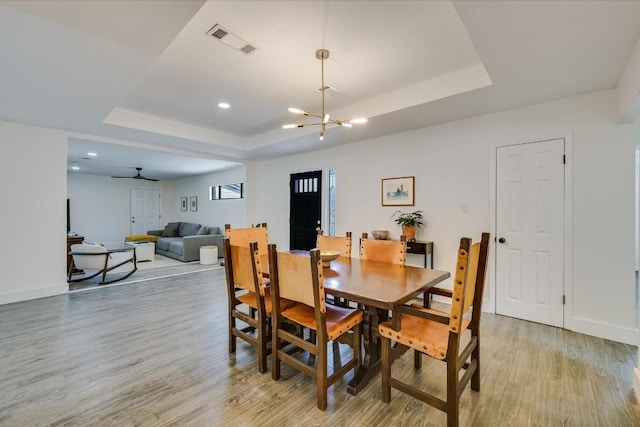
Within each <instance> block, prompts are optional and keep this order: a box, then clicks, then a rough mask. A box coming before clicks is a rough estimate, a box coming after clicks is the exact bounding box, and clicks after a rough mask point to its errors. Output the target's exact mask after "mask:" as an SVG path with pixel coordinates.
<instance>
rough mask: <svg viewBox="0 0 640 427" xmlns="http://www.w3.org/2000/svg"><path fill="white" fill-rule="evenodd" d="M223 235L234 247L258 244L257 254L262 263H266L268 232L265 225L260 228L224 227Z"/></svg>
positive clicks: (229, 225) (228, 225) (226, 225)
mask: <svg viewBox="0 0 640 427" xmlns="http://www.w3.org/2000/svg"><path fill="white" fill-rule="evenodd" d="M224 235H225V237H228V238H229V239H231V244H232V245H236V246H246V247H248V246H249V243H250V242H257V243H258V254H259V255H260V257H261V258H262V260H261V261H262V262H268V252H267V245H268V244H269V231H268V228H267V223H266V222H263V223H262V224H260V227H246V228H231V224H225V225H224Z"/></svg>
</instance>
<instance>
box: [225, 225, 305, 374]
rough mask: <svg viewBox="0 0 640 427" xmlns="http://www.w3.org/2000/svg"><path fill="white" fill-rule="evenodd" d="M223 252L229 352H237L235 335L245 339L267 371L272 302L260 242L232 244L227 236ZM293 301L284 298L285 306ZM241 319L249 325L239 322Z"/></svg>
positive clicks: (261, 370)
mask: <svg viewBox="0 0 640 427" xmlns="http://www.w3.org/2000/svg"><path fill="white" fill-rule="evenodd" d="M223 252H224V261H225V271H226V275H227V294H228V297H229V298H228V308H229V353H235V352H236V338H241V339H243V340H244V341H246V342H247V343H249V344H251V345H252V346H254V347H256V349H257V350H258V370H259V371H260V372H262V373H264V372H266V371H267V355H268V354H269V351H268V348H267V343H268V342H269V338H270V336H269V330H270V317H271V313H272V307H273V305H272V300H271V292H270V290H269V288H268V287H266V286H265V281H264V279H263V278H262V265H261V261H260V257H259V256H258V244H257V243H256V242H250V243H249V244H248V245H247V246H240V245H232V244H231V240H230V239H229V238H228V237H225V238H224V240H223ZM291 305H293V303H291V302H289V301H282V302H281V306H282V307H284V308H288V307H290V306H291ZM243 308H246V309H243ZM238 320H239V321H241V322H243V323H244V324H246V325H247V326H245V327H240V326H238V325H237V321H238Z"/></svg>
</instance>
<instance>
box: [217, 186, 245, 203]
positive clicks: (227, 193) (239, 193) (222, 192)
mask: <svg viewBox="0 0 640 427" xmlns="http://www.w3.org/2000/svg"><path fill="white" fill-rule="evenodd" d="M224 199H244V183H243V182H239V183H236V184H225V185H214V186H212V187H209V200H224Z"/></svg>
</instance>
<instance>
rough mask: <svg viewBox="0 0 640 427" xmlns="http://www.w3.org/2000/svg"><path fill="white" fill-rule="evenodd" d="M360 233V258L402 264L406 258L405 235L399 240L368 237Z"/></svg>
mask: <svg viewBox="0 0 640 427" xmlns="http://www.w3.org/2000/svg"><path fill="white" fill-rule="evenodd" d="M367 236H368V235H367V233H362V238H361V239H360V259H366V260H369V261H377V262H386V263H389V264H400V265H404V263H405V261H406V259H407V241H406V238H405V236H401V237H400V240H399V241H397V240H378V239H369V238H368V237H367Z"/></svg>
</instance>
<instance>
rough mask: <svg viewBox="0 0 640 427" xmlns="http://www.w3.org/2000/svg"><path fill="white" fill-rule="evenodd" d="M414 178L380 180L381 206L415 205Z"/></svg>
mask: <svg viewBox="0 0 640 427" xmlns="http://www.w3.org/2000/svg"><path fill="white" fill-rule="evenodd" d="M414 194H415V177H413V176H403V177H399V178H383V179H382V206H413V205H414V204H415V195H414Z"/></svg>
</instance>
